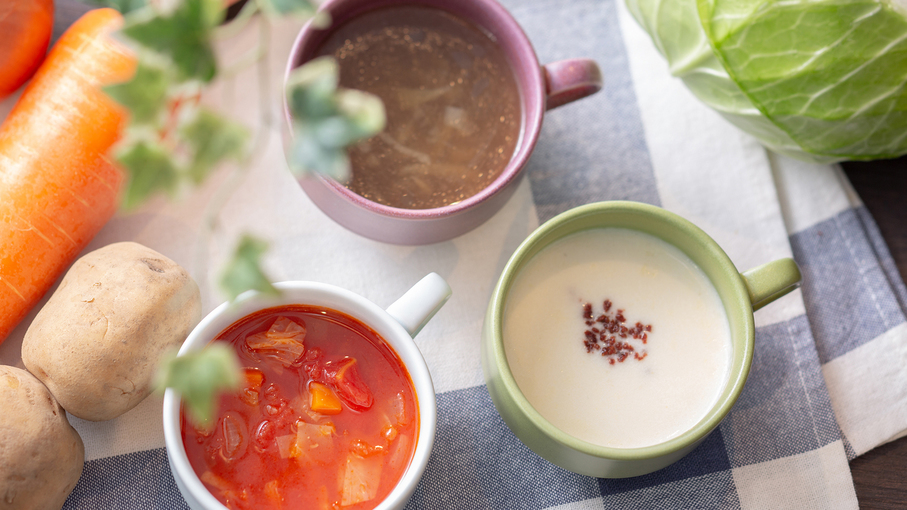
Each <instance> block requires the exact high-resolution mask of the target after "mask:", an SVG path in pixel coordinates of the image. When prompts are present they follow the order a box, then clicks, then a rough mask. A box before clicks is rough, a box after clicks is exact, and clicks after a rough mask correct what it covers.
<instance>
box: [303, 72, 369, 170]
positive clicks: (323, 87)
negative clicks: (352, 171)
mask: <svg viewBox="0 0 907 510" xmlns="http://www.w3.org/2000/svg"><path fill="white" fill-rule="evenodd" d="M338 80H339V68H338V67H337V63H336V61H334V59H333V58H330V57H321V58H317V59H315V60H312V61H310V62H308V63H306V64H305V65H303V66H300V67H298V68H297V69H295V70H294V71H293V72H292V73H291V75H290V78H289V79H288V80H287V89H286V94H287V105H288V107H289V109H290V115H291V117H292V119H293V136H294V138H293V143H292V144H291V146H290V148H289V149H288V150H287V161H288V164H289V167H290V170H291V171H292V172H293V173H294V174H295V175H297V176H299V175H303V174H304V173H305V172H308V171H312V172H318V173H322V174H327V175H330V176H331V177H333V178H335V179H338V180H341V181H343V180H345V179H346V178H347V177H348V175H349V158H348V156H347V154H346V147H347V146H349V145H350V144H352V143H355V142H357V141H359V140H361V139H363V138H367V137H369V136H372V135H374V134H376V133H378V132H379V131H381V130H382V129H384V124H385V112H384V105H383V104H382V103H381V100H380V99H378V98H377V97H376V96H374V95H371V94H367V93H365V92H360V91H356V90H345V89H340V88H338V87H337V85H338Z"/></svg>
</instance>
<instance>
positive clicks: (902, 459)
mask: <svg viewBox="0 0 907 510" xmlns="http://www.w3.org/2000/svg"><path fill="white" fill-rule="evenodd" d="M88 8H89V7H87V6H86V5H85V4H83V3H81V2H79V1H77V0H57V2H56V16H55V25H54V40H56V38H57V37H59V35H60V33H62V32H63V30H65V29H66V28H67V27H68V26H69V25H70V24H71V23H72V22H73V21H75V19H77V18H78V17H79V16H80V15H81V14H82V13H84V12H85V11H86V10H87V9H88ZM843 167H844V171H845V173H846V174H847V176H848V177H849V178H850V181H851V183H853V186H854V188H855V189H856V191H857V193H858V194H859V195H860V197H861V198H862V200H863V202H864V203H865V204H866V207H867V208H868V209H869V211H870V212H871V213H872V215H873V217H874V218H875V220H876V222H877V223H878V225H879V230H880V231H881V232H882V236H883V237H884V238H885V240H886V241H887V243H888V247H889V249H890V250H891V254H892V256H893V257H894V260H895V263H896V264H897V267H898V269H899V270H900V272H901V277H902V278H904V279H907V157H904V158H899V159H893V160H885V161H873V162H847V163H844V164H843ZM850 467H851V471H852V473H853V480H854V487H855V488H856V493H857V499H858V500H859V502H860V508H862V509H863V510H893V509H898V510H903V509H905V508H907V438H903V439H900V440H898V441H895V442H892V443H889V444H887V445H883V446H881V447H879V448H876V449H875V450H872V451H870V452H868V453H866V454H864V455H862V456H861V457H859V458H857V459H855V460H854V461H853V462H851V463H850Z"/></svg>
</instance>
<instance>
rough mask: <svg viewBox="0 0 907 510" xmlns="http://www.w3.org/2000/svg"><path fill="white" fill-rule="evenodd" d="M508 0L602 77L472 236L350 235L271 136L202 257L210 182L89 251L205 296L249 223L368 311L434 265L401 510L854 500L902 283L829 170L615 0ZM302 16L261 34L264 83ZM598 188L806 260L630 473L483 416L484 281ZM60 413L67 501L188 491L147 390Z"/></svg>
mask: <svg viewBox="0 0 907 510" xmlns="http://www.w3.org/2000/svg"><path fill="white" fill-rule="evenodd" d="M505 5H506V7H507V8H508V9H510V11H511V12H512V14H513V15H514V17H515V18H516V19H517V20H518V21H519V22H520V23H521V24H522V25H523V27H524V29H525V30H526V32H527V34H528V35H529V38H530V39H531V40H532V41H533V44H534V45H535V49H536V51H537V53H538V55H539V59H540V61H541V62H543V63H544V62H551V61H555V60H560V59H564V58H570V57H590V58H594V59H595V60H597V61H598V62H599V63H600V65H601V67H602V69H603V71H604V74H605V77H606V85H605V88H604V89H603V91H602V92H600V93H599V94H597V95H595V96H593V97H591V98H587V99H584V100H582V101H579V102H577V103H574V104H570V105H567V106H564V107H561V108H559V109H557V110H554V111H552V112H550V113H549V114H548V115H547V117H546V119H545V125H544V128H543V131H542V134H541V137H540V140H539V143H538V146H537V149H536V151H535V153H534V155H533V157H532V159H531V162H530V164H529V168H528V179H526V180H524V181H523V183H522V184H521V186H520V188H519V189H518V190H517V192H516V194H515V196H514V197H513V198H512V199H511V200H510V201H509V202H508V203H507V205H506V206H505V207H504V209H503V210H501V211H500V212H499V213H498V214H497V215H496V216H495V217H494V218H492V219H491V220H490V221H489V222H487V223H486V224H484V225H482V226H481V227H479V228H478V229H476V230H474V231H473V232H470V233H468V234H466V235H463V236H461V237H459V238H457V239H454V240H452V241H449V242H443V243H439V244H436V245H430V246H420V247H400V246H391V245H386V244H382V243H377V242H373V241H370V240H367V239H364V238H361V237H358V236H356V235H354V234H351V233H349V232H347V231H345V230H344V229H343V228H341V227H339V226H338V225H336V224H335V223H333V222H332V221H331V220H330V219H328V218H327V217H325V216H324V215H323V214H322V213H321V212H320V211H319V210H318V209H317V208H316V207H315V206H313V205H312V203H311V202H310V201H309V200H308V198H307V197H306V196H305V195H304V194H303V192H302V191H300V189H299V188H298V186H297V185H296V183H295V182H294V181H293V179H292V178H291V177H290V176H289V174H288V173H287V172H286V170H285V162H284V161H283V157H282V152H281V148H280V145H279V139H278V138H279V137H278V136H276V134H275V136H273V137H272V138H271V140H270V142H269V145H268V147H267V148H266V151H265V155H264V157H263V159H262V160H260V161H259V162H258V163H256V165H255V166H254V168H253V169H252V170H251V172H250V174H249V175H248V176H247V177H246V179H245V181H244V183H243V184H242V186H241V187H240V190H239V192H238V193H237V194H236V195H235V196H234V197H233V198H232V199H231V200H230V202H229V203H228V205H227V207H226V208H225V209H224V211H223V213H222V214H221V217H220V220H221V223H220V225H221V226H220V230H219V231H218V232H217V233H216V234H215V235H214V237H213V238H212V239H211V240H210V241H209V242H208V243H205V245H204V246H203V248H204V249H203V251H206V253H203V254H202V255H201V256H199V254H198V253H197V251H198V250H199V248H198V243H197V241H196V238H197V232H198V230H199V218H200V217H201V215H202V211H203V209H204V203H205V202H206V201H207V199H208V198H210V196H211V194H212V193H213V190H214V187H215V186H216V184H217V183H212V184H210V185H208V186H206V187H205V188H203V189H201V190H198V191H197V192H195V194H194V195H192V196H190V197H188V198H187V199H185V200H182V201H180V202H177V203H166V202H164V201H160V202H155V203H152V204H149V205H147V206H146V207H145V208H144V209H142V210H141V211H139V212H137V213H134V214H131V215H128V216H126V215H123V216H118V217H117V218H115V219H114V220H113V221H111V223H110V224H109V225H108V226H107V227H106V228H105V229H104V230H103V231H102V233H101V234H100V235H99V236H98V238H97V239H96V240H95V241H94V243H93V244H92V246H91V247H90V248H89V249H93V248H97V247H99V246H101V245H104V244H107V243H110V242H114V241H120V240H135V241H138V242H141V243H144V244H146V245H148V246H150V247H152V248H154V249H157V250H159V251H161V252H163V253H165V254H167V255H168V256H170V257H172V258H174V259H175V260H177V261H178V262H180V263H181V264H183V265H184V266H185V267H187V268H189V269H190V270H191V271H192V272H193V274H194V275H195V277H196V279H197V280H198V281H199V282H200V285H201V287H202V290H203V295H204V301H205V303H204V307H205V310H210V309H212V308H213V307H214V306H215V305H216V304H217V303H218V301H220V299H221V298H220V297H219V296H218V294H217V291H216V290H215V287H214V285H213V284H212V283H211V281H210V280H212V278H210V277H207V276H206V270H207V269H208V267H212V268H214V267H216V265H217V263H219V262H220V261H222V260H223V258H224V256H225V254H226V253H227V252H228V251H229V250H230V249H231V242H232V240H233V239H235V236H236V235H237V234H238V233H239V232H241V231H243V230H254V231H256V232H257V233H258V234H259V235H261V236H264V237H268V238H269V239H270V240H271V242H272V249H271V251H270V255H269V258H268V260H267V265H268V269H269V271H270V272H271V275H272V277H273V278H274V279H279V280H283V279H307V280H317V281H324V282H329V283H333V284H336V285H339V286H342V287H345V288H348V289H350V290H352V291H354V292H357V293H360V294H362V295H364V296H366V297H368V298H369V299H371V300H373V301H374V302H376V303H378V304H379V305H382V306H387V305H388V304H390V303H391V302H393V301H394V299H395V298H396V297H397V296H399V295H400V294H402V293H403V292H404V291H405V290H406V289H407V288H408V287H409V286H410V285H412V284H413V283H415V282H416V281H417V280H418V279H419V278H420V277H421V276H423V275H424V274H426V273H428V272H430V271H435V272H437V273H439V274H441V275H442V276H443V277H444V278H445V279H447V280H448V282H449V283H450V285H451V287H452V288H453V290H454V295H453V297H452V299H451V300H450V301H449V302H448V304H447V305H446V306H445V307H444V308H443V309H442V310H441V312H440V313H439V314H438V315H437V316H436V317H435V318H434V319H433V320H432V321H431V322H430V323H429V325H428V326H427V327H426V328H425V329H424V330H423V331H422V333H420V335H419V336H418V338H417V341H418V344H419V346H420V348H421V349H422V351H423V353H424V355H425V357H426V360H427V362H428V365H429V368H430V370H431V373H432V376H433V378H434V382H435V386H436V389H437V393H438V395H437V396H438V415H439V425H438V430H437V439H436V442H435V445H434V450H433V453H432V457H431V460H430V462H429V465H428V468H427V470H426V471H425V475H424V477H423V479H422V481H421V483H420V485H419V487H418V489H417V491H416V494H415V495H414V497H413V499H412V501H411V503H410V506H409V507H410V508H413V509H540V508H558V509H598V508H611V507H615V508H646V509H648V508H671V509H674V508H745V509H757V508H771V509H778V508H795V509H810V508H816V509H829V508H856V507H857V501H856V496H855V494H854V490H853V483H852V480H851V477H850V471H849V467H848V459H850V458H853V457H855V456H857V455H860V454H862V453H864V452H866V451H867V450H869V449H871V448H873V447H875V446H877V445H879V444H882V443H884V442H886V441H889V440H891V439H893V438H896V437H898V436H899V435H901V434H902V433H903V432H904V430H905V429H907V405H905V404H907V402H905V401H907V380H905V379H907V371H904V370H902V367H904V366H907V359H905V357H907V325H905V316H904V313H905V310H907V308H905V304H907V292H905V288H904V284H903V282H902V281H901V279H900V277H899V276H898V273H897V270H896V268H895V266H894V264H893V262H892V260H891V258H890V255H889V254H888V251H887V248H886V247H885V245H884V243H883V241H882V239H881V237H880V235H879V232H878V231H877V229H876V226H875V224H874V222H873V220H872V218H871V217H870V215H869V214H868V213H867V211H866V209H865V208H864V207H863V206H862V205H861V204H860V202H859V199H858V198H857V197H856V196H855V195H854V193H853V192H852V191H851V189H850V187H849V186H848V183H847V182H846V180H845V179H844V177H843V174H842V173H841V171H840V170H839V169H838V168H835V167H827V166H818V165H809V164H804V163H800V162H796V161H793V160H789V159H786V158H781V157H777V156H774V155H771V154H768V153H767V152H766V151H765V150H764V149H763V148H761V147H760V146H759V145H758V144H757V143H756V142H755V141H754V140H753V139H752V138H750V137H748V136H747V135H745V134H743V133H741V132H740V131H738V130H736V129H735V128H733V127H732V126H731V125H730V124H728V123H727V122H725V121H724V120H723V119H722V118H721V117H719V116H718V115H717V114H715V113H714V112H712V111H711V110H709V109H707V108H705V107H704V106H702V105H701V104H699V103H698V102H697V101H696V100H695V99H694V98H693V97H692V95H691V94H690V93H689V92H687V91H686V89H684V87H683V86H682V84H681V83H680V82H679V81H678V80H676V79H673V78H671V77H670V76H669V75H668V73H667V70H666V64H665V63H664V61H663V59H662V58H661V57H660V55H658V54H657V53H656V51H655V49H654V47H653V45H652V42H651V40H650V39H649V38H648V37H647V36H646V35H645V34H644V33H643V32H642V31H641V29H640V28H639V27H638V26H637V25H636V23H635V22H634V20H633V19H632V18H631V17H630V16H629V14H628V13H627V11H626V8H625V6H624V5H623V4H622V3H621V1H620V0H570V1H569V2H564V1H561V0H524V1H520V0H508V1H506V2H505ZM297 29H298V25H296V26H293V25H292V24H286V25H281V26H279V27H277V29H276V30H274V34H273V40H274V45H275V46H274V51H273V54H274V56H273V64H274V65H275V79H279V78H276V77H277V76H279V74H280V72H279V71H280V70H281V69H282V66H283V64H284V60H285V58H286V55H287V54H288V48H289V45H290V44H291V42H292V38H293V35H294V34H295V32H296V30H297ZM254 41H255V34H254V30H250V31H247V32H246V33H243V34H242V35H241V36H240V37H239V38H238V39H236V40H231V41H228V42H225V43H223V44H222V47H221V48H220V49H221V51H222V53H223V54H230V53H231V52H232V53H233V54H234V55H235V54H239V53H241V52H242V50H244V49H246V48H249V47H251V45H252V44H254ZM257 88H258V83H257V82H256V80H255V76H254V74H253V73H251V72H250V73H248V74H242V75H240V76H238V77H237V78H236V79H235V80H234V81H233V82H232V83H231V84H225V85H224V86H223V87H221V88H220V89H218V90H217V91H216V93H215V94H214V96H213V98H214V99H213V100H214V101H216V102H219V103H221V104H223V105H229V106H230V107H231V108H230V109H231V110H232V111H233V112H234V114H235V115H239V116H240V117H244V118H246V119H248V120H250V121H252V120H253V119H254V118H256V117H255V113H256V112H255V104H254V102H253V101H250V100H249V98H250V97H254V94H256V93H257ZM275 108H276V106H275ZM612 199H621V200H637V201H642V202H647V203H651V204H656V205H659V206H661V207H664V208H666V209H668V210H671V211H673V212H676V213H678V214H680V215H682V216H684V217H686V218H688V219H690V220H691V221H693V222H694V223H696V224H698V225H699V226H700V227H702V228H703V229H704V230H705V231H706V232H708V233H709V234H710V235H711V236H712V237H713V238H714V239H715V240H716V241H718V243H719V244H721V245H722V246H723V247H724V248H725V249H726V251H727V252H728V253H729V255H730V256H731V258H732V259H733V260H734V262H735V264H737V266H738V268H739V269H741V270H746V269H749V268H751V267H754V266H756V265H759V264H761V263H764V262H767V261H770V260H773V259H776V258H779V257H784V256H791V255H792V256H794V257H795V258H796V260H797V261H798V262H799V264H800V266H801V268H802V270H803V274H804V283H803V287H802V290H800V291H796V292H794V293H792V294H790V295H788V296H786V297H784V298H782V299H781V300H779V301H777V302H775V303H773V304H771V305H769V306H767V307H766V308H764V309H762V310H760V311H759V312H757V313H756V324H757V328H756V350H755V357H754V360H753V366H752V372H751V374H750V377H749V380H748V382H747V384H746V387H745V389H744V391H743V394H742V396H741V398H740V400H739V402H738V403H737V404H736V406H734V408H733V410H732V411H731V413H730V415H729V416H728V417H727V419H726V420H725V421H724V422H723V423H722V425H721V426H720V428H719V429H717V430H716V431H714V432H713V433H712V434H711V435H710V436H709V437H708V438H707V439H706V440H705V441H704V443H703V444H702V445H701V446H700V447H699V448H698V449H696V450H695V451H694V452H692V453H691V454H690V455H689V456H687V457H686V458H684V459H682V460H681V461H680V462H678V463H676V464H674V465H672V466H670V467H668V468H666V469H663V470H661V471H658V472H656V473H652V474H650V475H646V476H642V477H637V478H631V479H623V480H605V479H595V478H589V477H585V476H580V475H576V474H573V473H571V472H568V471H565V470H563V469H560V468H558V467H556V466H554V465H552V464H550V463H548V462H546V461H544V460H542V459H541V458H539V457H538V456H536V455H535V454H534V453H532V452H531V451H530V450H529V449H528V448H526V447H525V446H524V445H523V444H522V443H520V441H519V440H518V439H516V437H514V435H513V434H512V433H511V432H510V430H509V429H508V428H507V427H506V425H505V424H504V422H503V421H502V420H501V419H500V417H499V416H498V414H497V412H496V411H495V408H494V406H493V404H492V402H491V399H490V398H489V395H488V392H487V390H486V388H485V386H484V381H483V378H482V371H481V365H480V358H479V342H480V340H479V338H480V328H481V324H482V318H483V314H484V310H485V307H486V305H487V303H488V299H489V297H490V294H491V288H492V286H493V284H494V282H495V280H496V279H497V277H498V276H499V274H500V272H501V270H502V268H503V265H504V263H505V262H506V260H507V259H508V257H509V256H510V255H511V253H512V252H513V251H514V249H515V248H516V246H517V245H518V244H519V243H520V241H522V240H523V239H524V238H525V237H526V236H527V235H528V234H529V233H530V232H531V231H532V230H533V229H534V228H535V227H537V226H538V225H539V223H540V222H542V221H544V220H546V219H548V218H551V217H552V216H554V215H555V214H557V213H560V212H562V211H564V210H566V209H569V208H571V207H574V206H577V205H580V204H585V203H589V202H594V201H601V200H612ZM198 260H204V261H205V263H202V264H200V263H198ZM209 262H210V263H209ZM21 329H22V328H20V331H19V332H18V334H21ZM72 422H73V424H74V426H75V427H76V428H77V429H78V431H79V433H80V434H81V435H82V437H83V439H84V441H85V444H86V454H87V463H86V465H85V470H84V472H83V475H82V478H81V480H80V482H79V484H78V485H77V487H76V488H75V491H74V492H73V493H72V495H71V497H70V498H69V500H68V501H67V503H66V506H65V508H67V509H71V510H75V509H102V508H103V509H129V510H135V509H143V510H144V509H167V510H171V509H179V508H185V503H184V502H183V500H182V499H181V497H180V495H179V493H178V491H177V488H176V486H175V484H174V481H173V478H172V476H171V475H170V472H169V469H168V467H167V458H166V453H165V451H164V449H163V444H164V443H163V433H162V430H161V399H160V398H159V397H158V396H152V397H150V398H149V399H147V400H146V401H145V402H143V403H142V404H141V405H140V406H139V407H138V408H136V409H134V410H133V411H131V412H129V413H127V414H126V415H124V416H122V417H120V418H118V419H116V420H113V421H110V422H104V423H89V422H84V421H81V420H78V419H76V418H72Z"/></svg>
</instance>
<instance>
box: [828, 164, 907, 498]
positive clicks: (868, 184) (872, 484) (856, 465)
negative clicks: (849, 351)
mask: <svg viewBox="0 0 907 510" xmlns="http://www.w3.org/2000/svg"><path fill="white" fill-rule="evenodd" d="M842 166H843V167H844V172H845V173H846V174H847V176H848V178H849V179H850V182H851V183H852V184H853V187H854V189H856V191H857V193H858V194H859V195H860V198H861V199H862V200H863V203H864V204H866V208H867V209H869V211H870V212H871V213H872V216H873V218H875V220H876V223H877V224H878V225H879V230H880V231H881V232H882V237H884V238H885V241H887V243H888V248H889V250H891V255H892V257H893V258H894V261H895V264H897V267H898V270H899V271H900V272H901V278H902V279H905V280H907V157H903V158H899V159H893V160H886V161H872V162H847V163H844V164H843V165H842ZM850 470H851V472H852V473H853V483H854V488H855V489H856V492H857V499H858V500H859V502H860V508H862V509H863V510H894V509H898V510H903V509H904V508H907V438H902V439H899V440H897V441H894V442H892V443H889V444H886V445H883V446H880V447H878V448H876V449H875V450H872V451H870V452H868V453H865V454H863V455H862V456H860V457H858V458H856V459H854V460H853V462H851V463H850Z"/></svg>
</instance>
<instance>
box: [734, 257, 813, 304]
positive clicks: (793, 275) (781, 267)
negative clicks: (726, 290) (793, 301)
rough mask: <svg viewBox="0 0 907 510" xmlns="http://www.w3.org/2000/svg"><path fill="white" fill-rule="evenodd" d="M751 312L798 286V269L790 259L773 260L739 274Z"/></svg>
mask: <svg viewBox="0 0 907 510" xmlns="http://www.w3.org/2000/svg"><path fill="white" fill-rule="evenodd" d="M740 276H742V277H743V283H744V284H745V285H746V290H747V292H749V295H750V302H751V303H752V304H753V311H754V312H755V311H756V310H758V309H760V308H762V307H763V306H765V305H767V304H769V303H771V302H772V301H774V300H776V299H778V298H779V297H781V296H783V295H785V294H787V293H788V292H790V291H792V290H794V289H796V288H797V287H799V286H800V282H801V281H802V280H803V277H802V275H801V274H800V267H799V266H797V263H796V262H795V261H794V259H792V258H783V259H778V260H773V261H772V262H769V263H767V264H762V265H761V266H758V267H754V268H753V269H750V270H749V271H746V272H744V273H741V275H740Z"/></svg>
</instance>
